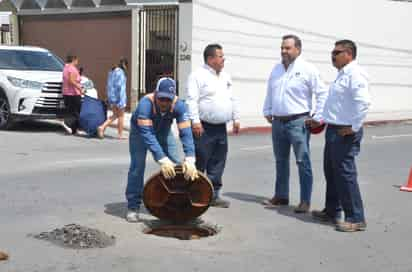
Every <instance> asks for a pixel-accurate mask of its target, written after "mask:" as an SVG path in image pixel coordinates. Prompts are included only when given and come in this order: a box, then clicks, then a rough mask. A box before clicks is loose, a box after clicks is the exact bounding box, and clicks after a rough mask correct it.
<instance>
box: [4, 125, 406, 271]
mask: <svg viewBox="0 0 412 272" xmlns="http://www.w3.org/2000/svg"><path fill="white" fill-rule="evenodd" d="M109 134H111V135H113V136H114V135H115V132H114V130H112V131H110V132H109ZM311 146H312V161H313V170H314V175H315V184H314V188H313V203H312V208H314V209H320V208H322V207H323V202H324V189H325V181H324V178H323V174H322V147H323V134H322V135H321V136H315V137H313V138H312V141H311ZM229 152H230V154H229V158H228V163H227V168H226V172H225V176H224V197H225V198H226V199H228V200H230V201H231V202H232V205H231V207H230V208H229V209H218V208H210V209H209V210H208V211H207V212H206V213H205V214H204V215H203V216H202V219H203V220H204V221H205V222H207V223H210V224H213V225H217V226H218V227H219V228H220V229H221V231H220V233H219V234H217V235H216V236H213V237H209V238H204V239H200V240H191V241H181V240H177V239H171V238H162V237H155V236H152V235H147V234H144V233H143V232H142V230H143V229H144V228H145V226H146V225H145V224H146V223H147V222H150V221H152V220H155V219H154V218H153V217H152V216H151V215H149V214H148V213H147V211H143V215H142V219H143V221H144V222H142V223H138V224H130V223H127V222H126V221H125V220H124V219H123V215H124V212H125V200H124V188H125V184H126V176H127V169H128V163H129V157H128V143H127V141H121V140H120V141H119V140H116V139H115V138H114V137H113V138H111V137H106V138H105V139H104V140H98V139H89V138H86V137H74V136H66V135H64V133H63V129H62V128H61V127H59V126H57V125H56V124H50V123H43V122H36V123H25V124H22V125H20V126H18V127H17V128H15V129H14V130H12V131H0V154H1V156H0V186H1V189H0V250H4V251H6V252H7V253H9V254H10V259H9V260H8V261H5V262H0V271H2V272H3V271H5V272H9V271H11V272H17V271H19V272H28V271H29V272H34V271H38V272H40V271H41V272H46V271H99V272H104V271H237V272H238V271H316V272H320V271H328V272H329V271H345V272H346V271H371V272H372V271H373V272H375V271H385V272H386V271H412V258H411V257H412V256H411V255H412V241H411V236H410V235H409V232H410V231H412V212H411V210H410V209H412V193H407V192H400V191H399V188H398V186H399V185H402V184H405V183H406V182H407V179H408V175H409V171H410V168H411V167H412V158H411V156H412V124H408V123H402V124H393V125H385V126H379V127H368V128H366V130H365V137H364V141H363V144H362V148H361V154H360V156H359V158H358V170H359V172H360V184H361V185H360V186H361V191H362V194H363V198H364V204H365V208H366V217H367V223H368V228H367V230H366V231H365V232H358V233H351V234H350V233H340V232H336V231H335V230H334V228H333V227H331V226H328V225H324V224H319V223H317V222H315V221H313V220H312V219H311V216H310V215H308V214H306V215H296V214H294V213H293V205H297V204H298V194H299V188H298V181H297V172H296V167H295V165H294V159H292V162H291V163H292V167H291V195H290V199H291V205H292V206H290V207H285V208H280V209H265V208H264V207H263V206H262V205H261V204H260V202H261V201H262V200H263V199H264V198H266V197H271V196H272V193H273V179H274V160H273V156H272V151H271V140H270V136H269V135H268V134H258V135H252V134H249V135H240V136H234V137H230V151H229ZM157 169H158V168H157V166H156V164H155V163H153V161H152V158H151V156H149V157H148V171H147V175H150V174H151V173H153V172H154V171H157ZM70 223H76V224H81V225H83V226H87V227H91V228H97V229H99V230H101V231H104V232H106V233H107V234H109V235H114V236H116V244H115V245H114V246H112V247H108V248H104V249H85V250H72V249H64V248H60V247H57V246H55V245H53V244H51V243H48V242H46V241H40V240H36V239H34V238H32V237H30V234H37V233H40V232H43V231H51V230H53V229H55V228H60V227H62V226H64V225H66V224H70Z"/></svg>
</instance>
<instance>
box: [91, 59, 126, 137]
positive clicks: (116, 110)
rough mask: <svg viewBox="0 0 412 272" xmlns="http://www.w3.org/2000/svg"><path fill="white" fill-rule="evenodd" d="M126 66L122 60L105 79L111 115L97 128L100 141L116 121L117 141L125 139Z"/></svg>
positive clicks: (124, 60)
mask: <svg viewBox="0 0 412 272" xmlns="http://www.w3.org/2000/svg"><path fill="white" fill-rule="evenodd" d="M127 64H128V63H127V59H125V58H122V59H120V61H119V64H118V65H117V66H115V67H113V69H112V70H111V71H110V72H109V75H108V78H107V99H108V102H109V105H110V108H111V110H112V112H113V114H112V116H110V117H109V119H107V120H106V122H104V123H103V124H102V125H101V126H99V127H98V128H97V136H98V137H99V138H101V139H103V138H104V131H105V130H106V128H107V127H108V126H109V125H110V124H111V123H112V122H113V121H114V120H116V119H117V137H118V139H127V138H126V137H124V136H123V121H124V110H125V108H126V102H127V96H126V79H127Z"/></svg>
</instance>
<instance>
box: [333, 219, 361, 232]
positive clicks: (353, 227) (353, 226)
mask: <svg viewBox="0 0 412 272" xmlns="http://www.w3.org/2000/svg"><path fill="white" fill-rule="evenodd" d="M336 230H337V231H342V232H355V231H364V230H366V223H365V222H359V223H351V222H346V221H344V222H341V223H338V224H337V225H336Z"/></svg>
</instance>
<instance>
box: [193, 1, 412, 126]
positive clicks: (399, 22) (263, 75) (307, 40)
mask: <svg viewBox="0 0 412 272" xmlns="http://www.w3.org/2000/svg"><path fill="white" fill-rule="evenodd" d="M410 14H412V3H408V2H399V1H389V0H362V1H359V0H346V1H345V2H342V1H338V0H329V1H322V0H312V1H299V0H289V1H265V0H255V1H253V2H250V1H235V0H225V1H221V0H194V1H193V18H192V20H193V29H192V35H193V37H192V44H191V50H192V51H191V54H192V58H191V59H192V61H191V65H192V69H195V68H196V67H198V66H199V65H200V64H201V63H202V62H203V61H202V51H203V48H204V47H205V46H206V45H207V44H208V43H211V42H218V43H221V44H222V45H223V47H224V52H225V55H226V59H227V60H226V68H225V69H226V71H228V72H229V73H230V74H231V75H232V77H233V80H234V88H235V91H236V93H237V94H238V97H239V98H240V105H241V114H242V119H243V123H244V124H246V125H262V124H265V122H264V120H263V117H262V113H261V111H262V105H263V100H264V97H265V93H266V80H267V78H268V76H269V73H270V71H271V69H272V67H273V65H274V64H275V63H276V62H279V61H280V49H279V48H280V43H281V37H282V36H283V35H285V34H296V35H298V36H299V37H301V39H302V41H303V53H302V56H303V57H304V58H305V59H307V60H309V61H311V62H312V63H314V64H315V65H316V66H317V67H318V68H319V70H320V72H321V74H322V77H323V78H324V79H325V81H326V82H328V83H330V82H331V81H333V80H334V78H335V76H336V70H335V69H334V67H333V66H332V65H331V62H330V51H331V50H332V49H333V46H334V42H335V41H336V40H338V39H343V38H348V39H352V40H354V41H355V42H356V43H357V44H358V47H359V48H358V51H359V53H358V62H359V63H360V64H361V65H363V66H364V68H365V69H366V70H367V71H368V73H369V75H370V82H371V92H372V95H373V106H372V108H371V112H370V114H369V115H368V119H369V120H388V119H399V118H402V119H403V118H412V103H411V102H410V101H412V92H411V89H412V77H411V76H410V75H411V72H412V36H411V35H409V27H410V25H412V17H410Z"/></svg>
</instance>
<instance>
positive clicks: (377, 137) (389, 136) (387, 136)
mask: <svg viewBox="0 0 412 272" xmlns="http://www.w3.org/2000/svg"><path fill="white" fill-rule="evenodd" d="M402 137H412V134H398V135H386V136H375V135H374V136H372V139H373V140H380V139H392V138H402Z"/></svg>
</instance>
